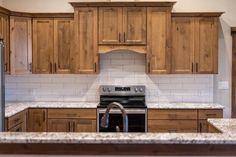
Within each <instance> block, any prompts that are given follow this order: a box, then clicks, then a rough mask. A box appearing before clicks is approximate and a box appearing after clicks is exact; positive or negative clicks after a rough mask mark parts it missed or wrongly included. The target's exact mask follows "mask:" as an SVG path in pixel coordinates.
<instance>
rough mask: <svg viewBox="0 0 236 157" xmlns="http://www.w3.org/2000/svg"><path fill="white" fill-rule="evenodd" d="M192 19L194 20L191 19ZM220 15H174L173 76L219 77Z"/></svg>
mask: <svg viewBox="0 0 236 157" xmlns="http://www.w3.org/2000/svg"><path fill="white" fill-rule="evenodd" d="M191 15H192V16H191ZM220 15H221V13H215V14H211V15H204V14H202V16H205V17H198V16H199V14H197V15H195V14H191V13H190V14H181V13H174V14H173V17H172V42H171V43H172V51H171V52H172V55H171V56H172V61H171V69H172V70H171V73H173V74H192V73H193V74H215V73H218V23H219V18H218V17H219V16H220Z"/></svg>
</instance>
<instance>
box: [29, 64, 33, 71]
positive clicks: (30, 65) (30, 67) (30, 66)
mask: <svg viewBox="0 0 236 157" xmlns="http://www.w3.org/2000/svg"><path fill="white" fill-rule="evenodd" d="M29 72H32V63H30V64H29Z"/></svg>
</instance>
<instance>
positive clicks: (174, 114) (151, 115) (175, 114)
mask: <svg viewBox="0 0 236 157" xmlns="http://www.w3.org/2000/svg"><path fill="white" fill-rule="evenodd" d="M148 119H197V110H165V109H163V110H157V109H153V110H148Z"/></svg>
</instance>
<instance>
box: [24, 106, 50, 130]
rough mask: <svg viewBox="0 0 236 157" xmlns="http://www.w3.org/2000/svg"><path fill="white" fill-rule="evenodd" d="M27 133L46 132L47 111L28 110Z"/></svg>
mask: <svg viewBox="0 0 236 157" xmlns="http://www.w3.org/2000/svg"><path fill="white" fill-rule="evenodd" d="M28 124H29V126H28V131H29V132H46V131H47V109H29V123H28Z"/></svg>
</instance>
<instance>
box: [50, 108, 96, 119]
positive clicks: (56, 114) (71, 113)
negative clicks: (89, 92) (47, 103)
mask: <svg viewBox="0 0 236 157" xmlns="http://www.w3.org/2000/svg"><path fill="white" fill-rule="evenodd" d="M48 118H62V119H63V118H72V119H74V118H85V119H96V109H48Z"/></svg>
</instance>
